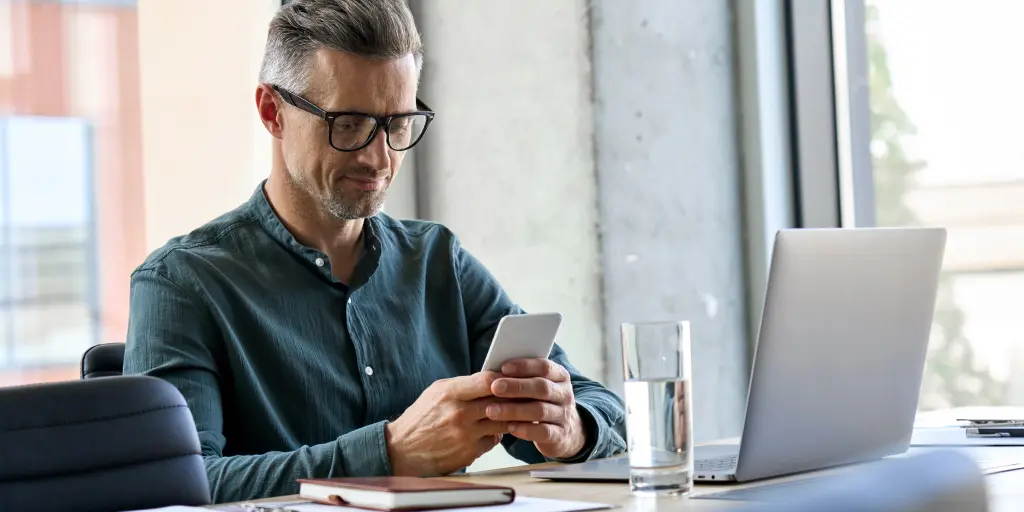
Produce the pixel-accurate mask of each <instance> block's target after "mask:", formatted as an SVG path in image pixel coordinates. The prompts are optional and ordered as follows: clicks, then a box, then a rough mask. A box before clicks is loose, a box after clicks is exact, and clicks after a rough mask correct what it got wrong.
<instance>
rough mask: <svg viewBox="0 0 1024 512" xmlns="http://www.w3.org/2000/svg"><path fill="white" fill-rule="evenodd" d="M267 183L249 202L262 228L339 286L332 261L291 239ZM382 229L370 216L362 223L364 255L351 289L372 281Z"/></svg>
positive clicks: (375, 219)
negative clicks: (267, 188) (269, 192)
mask: <svg viewBox="0 0 1024 512" xmlns="http://www.w3.org/2000/svg"><path fill="white" fill-rule="evenodd" d="M265 185H266V180H263V181H262V182H260V184H259V185H258V186H257V187H256V191H255V192H253V194H252V197H251V198H250V199H249V203H248V205H249V209H250V210H251V211H252V212H253V215H254V216H255V217H256V220H257V221H258V222H259V224H260V226H261V227H262V228H263V230H264V231H266V232H267V233H268V234H269V235H270V236H271V238H273V239H274V240H275V241H276V242H278V243H279V244H281V245H282V246H283V247H285V248H286V249H288V250H289V251H291V252H292V253H293V254H295V255H296V256H298V257H299V258H300V259H302V260H303V261H304V262H305V263H306V264H307V266H308V267H309V268H310V270H312V271H314V272H317V273H318V274H319V275H320V276H321V277H323V278H324V279H327V280H329V281H331V282H334V283H340V281H338V279H337V278H335V277H334V275H333V274H331V260H330V258H329V257H328V256H327V254H325V253H324V252H323V251H320V250H318V249H314V248H312V247H309V246H306V245H303V244H301V243H299V241H298V240H296V239H295V237H294V236H292V233H291V232H290V231H288V228H286V227H285V226H284V223H282V222H281V218H280V217H278V216H277V213H276V212H275V211H274V208H273V207H271V206H270V201H269V200H268V199H267V195H266V190H265V188H264V186H265ZM379 230H380V226H379V225H378V219H377V217H376V216H373V217H368V218H367V219H365V222H363V254H362V256H360V258H359V263H358V264H357V265H356V269H355V272H353V274H352V279H351V283H349V286H350V288H352V289H355V288H358V287H359V286H361V285H363V284H364V283H365V282H366V281H368V280H369V279H370V277H371V276H372V275H373V273H374V272H375V271H376V270H377V267H378V265H379V263H380V257H381V254H382V252H383V248H382V247H381V245H382V244H381V238H380V236H379Z"/></svg>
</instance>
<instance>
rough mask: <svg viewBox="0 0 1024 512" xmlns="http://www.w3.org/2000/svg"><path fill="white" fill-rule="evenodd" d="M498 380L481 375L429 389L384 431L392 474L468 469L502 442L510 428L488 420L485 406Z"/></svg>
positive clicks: (404, 474) (486, 374)
mask: <svg viewBox="0 0 1024 512" xmlns="http://www.w3.org/2000/svg"><path fill="white" fill-rule="evenodd" d="M497 377H498V374H496V373H493V372H481V373H476V374H473V375H470V376H466V377H455V378H452V379H444V380H439V381H437V382H435V383H433V384H431V385H430V387H429V388H427V389H426V390H425V391H424V392H423V394H421V395H420V397H419V398H417V399H416V401H415V402H413V404H412V405H411V406H409V408H408V409H406V411H405V412H404V413H402V415H401V416H400V417H399V418H398V419H396V420H395V421H393V422H391V423H388V424H387V426H386V427H385V437H386V441H387V446H388V458H389V459H390V460H391V472H392V473H393V474H394V475H395V476H436V475H446V474H449V473H451V472H453V471H457V470H459V469H462V468H464V467H466V466H469V465H470V464H472V463H473V461H475V460H476V459H478V458H479V457H480V456H481V455H483V454H484V453H487V452H488V451H489V450H490V449H491V448H494V447H495V446H496V445H497V444H498V443H499V442H501V436H502V434H504V433H505V432H507V431H508V427H507V426H506V425H505V423H503V422H499V421H492V420H490V419H488V418H487V406H488V405H490V404H492V403H494V402H495V400H494V398H493V397H491V384H493V382H494V380H495V379H496V378H497ZM488 397H490V398H488Z"/></svg>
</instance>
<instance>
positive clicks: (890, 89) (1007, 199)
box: [0, 0, 1024, 441]
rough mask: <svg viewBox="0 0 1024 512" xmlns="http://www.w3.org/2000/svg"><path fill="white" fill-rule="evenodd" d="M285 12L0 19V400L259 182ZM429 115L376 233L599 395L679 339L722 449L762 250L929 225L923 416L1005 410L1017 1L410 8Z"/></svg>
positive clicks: (211, 9) (195, 7) (20, 10)
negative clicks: (596, 386)
mask: <svg viewBox="0 0 1024 512" xmlns="http://www.w3.org/2000/svg"><path fill="white" fill-rule="evenodd" d="M279 5H280V1H279V0H216V1H210V0H175V1H173V2H172V1H168V0H38V1H34V0H0V386H13V385H19V384H26V383H33V382H43V381H56V380H64V379H75V378H77V377H78V363H79V358H80V357H81V354H82V352H83V351H84V350H85V349H86V348H87V347H88V346H90V345H93V344H96V343H101V342H121V341H124V336H125V332H126V325H127V320H128V283H129V277H130V274H131V272H132V270H133V269H134V268H135V266H136V265H138V264H139V263H140V262H141V261H142V260H143V258H145V256H146V255H147V254H148V253H149V252H150V251H152V250H154V249H156V248H157V247H159V246H160V245H162V244H163V243H164V242H165V241H166V240H167V239H168V238H170V237H171V236H175V235H178V234H182V233H185V232H187V231H189V230H191V229H192V228H194V227H197V226H198V225H200V224H202V223H204V222H205V221H207V220H209V219H212V218H213V217H215V216H217V215H219V214H220V213H222V212H224V211H226V210H228V209H231V208H233V207H235V206H236V205H237V204H239V203H241V202H243V201H245V200H246V199H247V198H248V197H249V195H250V194H251V193H252V191H253V189H254V187H255V186H256V185H257V184H258V183H259V181H260V180H261V179H263V177H265V176H266V174H267V172H268V171H269V156H270V155H269V135H267V134H266V133H265V131H264V130H263V128H262V126H260V125H259V123H258V121H257V117H256V113H255V108H254V91H255V87H256V77H257V71H258V68H259V63H260V59H261V56H262V49H263V43H264V39H265V32H266V27H267V23H268V21H269V19H270V17H271V16H272V15H273V12H274V10H275V9H276V8H277V7H279ZM411 6H412V7H413V9H414V12H415V15H416V17H417V20H418V23H419V26H420V29H421V31H422V33H423V38H424V43H425V50H426V60H425V64H424V72H423V73H424V74H423V77H422V84H421V94H420V96H421V97H422V98H424V100H425V101H426V102H427V103H428V104H430V105H431V106H432V107H433V108H434V110H436V111H437V112H438V114H437V118H436V121H435V123H434V124H433V126H432V128H431V131H430V132H429V133H428V134H427V137H426V139H425V140H424V141H423V142H422V143H421V144H420V145H419V146H417V148H416V149H415V150H413V152H412V155H411V157H410V159H409V160H408V163H407V165H406V167H404V168H403V171H402V174H401V175H400V177H399V178H398V180H397V181H396V183H395V185H394V186H393V187H392V192H391V196H390V198H389V200H388V203H387V205H386V206H385V209H386V210H387V211H388V212H389V213H391V214H392V215H397V216H401V217H409V218H412V217H418V218H424V219H430V220H436V221H440V222H443V223H445V224H447V225H449V226H450V227H451V228H453V229H454V230H455V231H456V232H457V233H458V234H459V235H460V236H461V237H462V239H463V241H464V242H465V244H466V246H467V247H469V249H470V250H472V251H473V252H475V253H476V254H477V255H478V256H480V258H481V259H482V260H483V261H484V262H485V264H487V265H488V266H489V267H490V268H491V270H492V271H493V272H494V273H495V274H496V275H497V277H498V278H499V279H500V280H501V281H502V282H503V283H504V284H505V285H506V287H507V288H508V290H509V292H510V293H511V294H512V296H513V298H514V299H515V300H517V301H518V302H519V303H520V304H522V305H523V307H524V308H525V309H527V310H528V311H544V310H559V311H561V312H563V314H565V316H566V324H565V328H564V330H563V331H562V333H561V334H560V338H559V343H560V344H562V345H563V346H564V347H565V348H566V349H567V351H568V352H569V355H570V359H571V360H572V361H573V362H574V363H575V364H576V365H577V366H578V367H579V368H580V369H581V370H582V371H583V372H584V373H586V374H588V375H591V376H594V377H595V378H597V379H598V380H601V381H603V382H605V383H606V384H608V385H609V386H610V387H611V388H612V389H615V390H616V391H620V390H621V361H620V356H619V353H618V351H619V348H618V347H619V345H618V343H619V339H618V325H619V324H620V323H621V322H625V321H648V320H676V319H682V320H690V321H691V322H693V351H694V391H695V397H696V398H695V403H694V405H695V408H696V414H695V416H694V418H695V420H694V421H695V435H696V438H697V440H698V441H701V440H707V439H712V438H718V437H725V436H732V435H738V433H739V428H740V426H741V422H742V413H743V406H744V400H745V397H746V392H747V377H748V374H749V366H750V354H751V353H752V350H751V349H752V348H753V343H754V342H755V340H756V332H757V325H758V321H759V312H760V308H761V301H762V297H763V293H764V281H765V279H766V272H767V265H768V261H769V258H770V254H771V243H772V237H773V235H774V232H775V230H777V229H780V228H784V227H823V226H826V227H827V226H875V225H877V226H904V225H937V226H945V227H947V228H949V243H948V247H947V252H946V259H945V273H944V277H943V281H942V285H941V291H940V297H939V300H938V303H937V310H936V316H935V325H934V329H933V333H932V340H931V344H930V350H929V356H928V363H927V368H926V374H925V381H924V386H923V390H922V391H923V393H922V397H921V401H920V409H921V410H922V411H935V410H945V409H949V408H953V407H963V406H977V405H1024V371H1022V370H1024V313H1022V311H1021V307H1022V306H1021V304H1024V143H1022V142H1021V141H1022V139H1024V125H1022V120H1024V94H1022V93H1021V91H1024V66H1020V65H1014V64H1012V63H1013V62H1019V61H1020V55H1019V53H1020V49H1021V48H1024V31H1021V30H1019V27H1017V25H1019V22H1020V20H1021V19H1024V2H1018V1H1016V0H974V1H972V2H964V1H954V0H930V1H928V2H913V1H908V0H866V1H861V0H850V1H846V2H843V1H828V0H790V1H782V0H778V1H768V0H766V1H759V0H732V1H729V0H687V1H685V2H684V1H678V2H664V1H656V0H643V1H630V2H624V1H617V0H591V1H586V0H559V1H550V0H496V1H488V2H478V1H469V0H429V1H427V0H411Z"/></svg>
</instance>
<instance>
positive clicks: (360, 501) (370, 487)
mask: <svg viewBox="0 0 1024 512" xmlns="http://www.w3.org/2000/svg"><path fill="white" fill-rule="evenodd" d="M299 497H300V498H302V499H306V500H310V501H315V502H317V503H324V504H328V505H344V506H348V507H358V508H366V509H371V510H388V511H390V510H431V509H438V508H457V507H479V506H485V505H505V504H508V503H512V501H513V500H515V497H516V492H515V490H514V489H512V488H511V487H501V486H491V485H480V484H471V483H467V482H453V481H448V480H435V479H428V478H416V477H402V476H390V477H365V478H306V479H300V480H299Z"/></svg>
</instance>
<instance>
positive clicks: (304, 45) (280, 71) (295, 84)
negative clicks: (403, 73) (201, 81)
mask: <svg viewBox="0 0 1024 512" xmlns="http://www.w3.org/2000/svg"><path fill="white" fill-rule="evenodd" d="M320 48H328V49H331V50H338V51H343V52H346V53H351V54H354V55H358V56H360V57H365V58H368V59H381V60H389V59H398V58H401V57H404V56H406V55H409V54H412V55H413V57H414V58H415V59H416V69H417V70H418V69H419V68H420V66H421V65H422V63H423V44H422V43H421V42H420V34H419V32H418V31H417V30H416V22H415V20H413V16H412V12H411V11H410V10H409V7H408V6H407V5H406V4H405V1H404V0H292V1H290V2H288V3H287V4H285V5H284V6H283V7H281V8H280V9H279V10H278V11H277V14H275V15H274V19H273V20H271V22H270V30H269V33H268V34H267V46H266V50H265V52H264V54H263V66H262V67H261V68H260V82H262V83H267V84H271V85H276V86H279V87H283V88H285V89H287V90H289V91H292V92H294V93H296V94H302V93H304V92H305V91H306V89H307V88H308V87H309V78H310V77H309V74H310V69H309V60H310V57H312V55H313V54H314V53H315V52H316V51H317V50H319V49H320Z"/></svg>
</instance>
